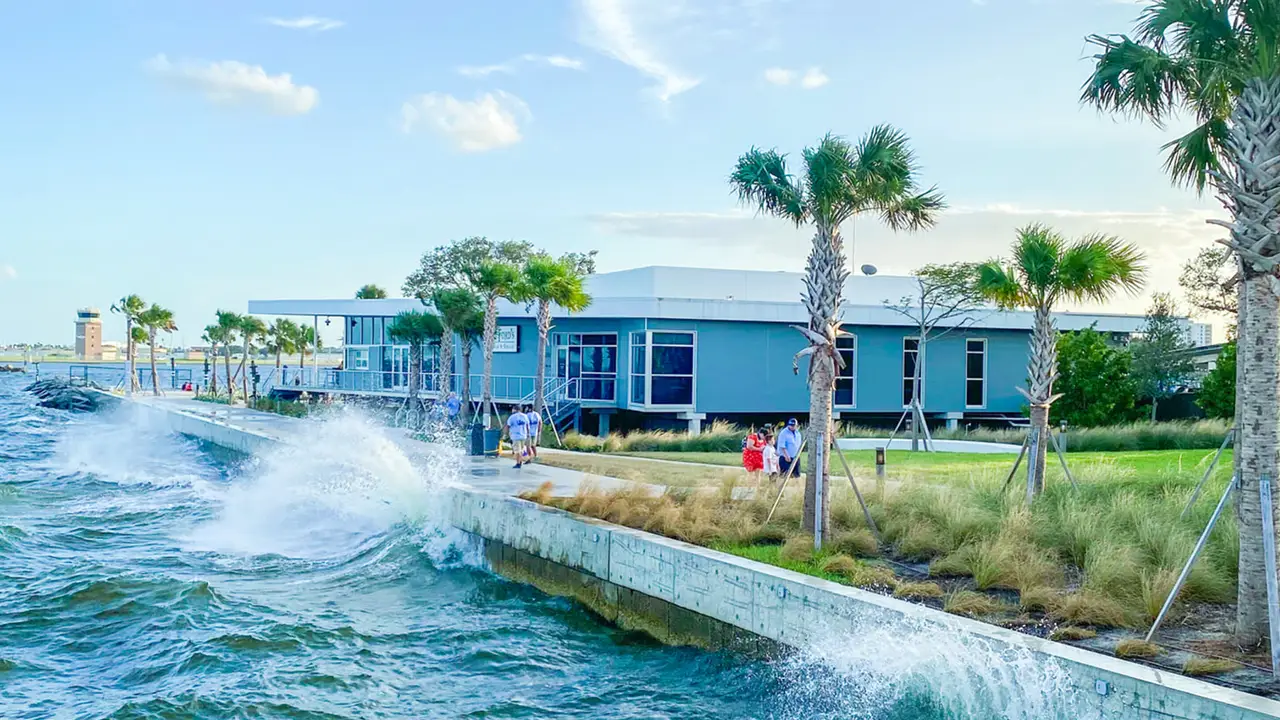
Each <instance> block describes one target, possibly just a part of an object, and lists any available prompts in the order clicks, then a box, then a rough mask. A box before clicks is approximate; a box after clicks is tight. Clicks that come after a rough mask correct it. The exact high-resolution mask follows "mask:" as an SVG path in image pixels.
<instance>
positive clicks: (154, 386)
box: [147, 330, 160, 396]
mask: <svg viewBox="0 0 1280 720" xmlns="http://www.w3.org/2000/svg"><path fill="white" fill-rule="evenodd" d="M147 339H148V343H147V344H148V345H149V346H150V347H151V394H152V395H156V396H159V395H160V373H158V372H156V331H155V330H150V331H149V332H148V335H147Z"/></svg>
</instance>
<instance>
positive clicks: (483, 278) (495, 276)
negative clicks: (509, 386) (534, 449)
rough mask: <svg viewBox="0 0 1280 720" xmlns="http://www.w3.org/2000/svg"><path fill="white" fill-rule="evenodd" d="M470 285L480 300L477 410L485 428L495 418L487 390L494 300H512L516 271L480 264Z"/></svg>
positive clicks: (516, 284)
mask: <svg viewBox="0 0 1280 720" xmlns="http://www.w3.org/2000/svg"><path fill="white" fill-rule="evenodd" d="M468 274H469V278H470V281H471V285H472V286H473V287H475V289H476V290H477V291H478V292H479V293H480V296H481V297H482V298H484V302H485V306H484V375H483V379H482V382H483V383H484V385H483V387H481V389H480V407H481V408H482V409H483V411H484V413H485V425H486V427H487V426H488V421H489V417H490V414H491V413H492V414H496V413H495V408H494V405H493V390H492V388H490V387H489V385H490V383H491V381H492V378H493V344H494V340H495V339H496V338H497V335H498V298H507V299H509V300H516V299H518V298H519V297H520V296H519V291H520V271H519V270H517V269H516V266H515V265H512V264H511V263H507V262H502V261H500V260H484V261H482V262H481V263H480V264H479V265H477V266H476V267H474V268H471V269H470V270H469V272H468Z"/></svg>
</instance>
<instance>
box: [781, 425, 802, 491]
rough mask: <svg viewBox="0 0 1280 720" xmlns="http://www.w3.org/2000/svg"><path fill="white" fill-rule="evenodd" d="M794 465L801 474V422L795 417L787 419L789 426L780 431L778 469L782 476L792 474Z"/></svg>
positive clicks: (796, 471) (796, 472)
mask: <svg viewBox="0 0 1280 720" xmlns="http://www.w3.org/2000/svg"><path fill="white" fill-rule="evenodd" d="M792 466H794V467H795V474H797V475H799V474H800V472H801V470H800V423H799V422H798V421H797V420H796V419H795V418H791V419H789V420H787V426H786V427H785V428H783V429H782V432H780V433H778V471H779V472H781V473H782V477H784V478H785V477H788V476H789V475H791V473H792V470H791V468H792Z"/></svg>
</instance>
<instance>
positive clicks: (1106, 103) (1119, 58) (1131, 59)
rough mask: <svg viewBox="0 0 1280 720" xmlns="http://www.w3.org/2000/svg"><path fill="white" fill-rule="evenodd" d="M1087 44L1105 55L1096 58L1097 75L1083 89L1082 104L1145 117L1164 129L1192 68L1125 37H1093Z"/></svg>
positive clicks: (1097, 55)
mask: <svg viewBox="0 0 1280 720" xmlns="http://www.w3.org/2000/svg"><path fill="white" fill-rule="evenodd" d="M1086 41H1087V42H1088V43H1089V44H1090V45H1095V46H1097V47H1099V48H1101V51H1100V52H1099V53H1098V54H1096V55H1094V56H1093V59H1094V61H1095V65H1094V70H1093V74H1092V75H1090V76H1089V79H1088V80H1086V81H1085V83H1084V87H1083V88H1082V89H1081V93H1080V101H1081V102H1084V103H1088V104H1090V105H1094V106H1096V107H1098V108H1099V109H1101V110H1109V111H1112V112H1119V113H1125V114H1131V115H1139V116H1143V117H1146V118H1148V119H1149V120H1151V121H1152V122H1153V123H1155V124H1156V126H1157V127H1163V126H1164V121H1165V119H1166V118H1167V117H1168V116H1169V114H1170V113H1171V112H1172V111H1173V109H1174V107H1175V106H1176V105H1177V103H1178V102H1179V100H1180V99H1181V97H1182V91H1183V89H1184V88H1185V87H1186V86H1187V84H1188V82H1187V81H1188V79H1189V74H1190V68H1188V67H1187V66H1186V65H1185V64H1184V63H1182V62H1179V61H1178V60H1176V59H1175V58H1173V57H1171V56H1169V55H1166V54H1165V53H1163V52H1161V51H1160V50H1158V49H1156V48H1154V47H1149V46H1147V45H1143V44H1141V43H1138V42H1135V41H1133V40H1131V39H1130V38H1129V37H1127V36H1124V35H1120V36H1103V35H1090V36H1089V37H1088V38H1086Z"/></svg>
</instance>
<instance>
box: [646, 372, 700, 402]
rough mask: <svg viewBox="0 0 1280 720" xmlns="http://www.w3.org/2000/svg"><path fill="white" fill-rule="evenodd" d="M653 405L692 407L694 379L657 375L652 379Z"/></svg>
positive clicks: (651, 400)
mask: <svg viewBox="0 0 1280 720" xmlns="http://www.w3.org/2000/svg"><path fill="white" fill-rule="evenodd" d="M651 382H652V385H651V387H650V392H651V393H652V398H651V399H650V401H649V404H651V405H692V404H693V378H692V377H677V376H674V375H655V376H654V377H653V378H652V379H651Z"/></svg>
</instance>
